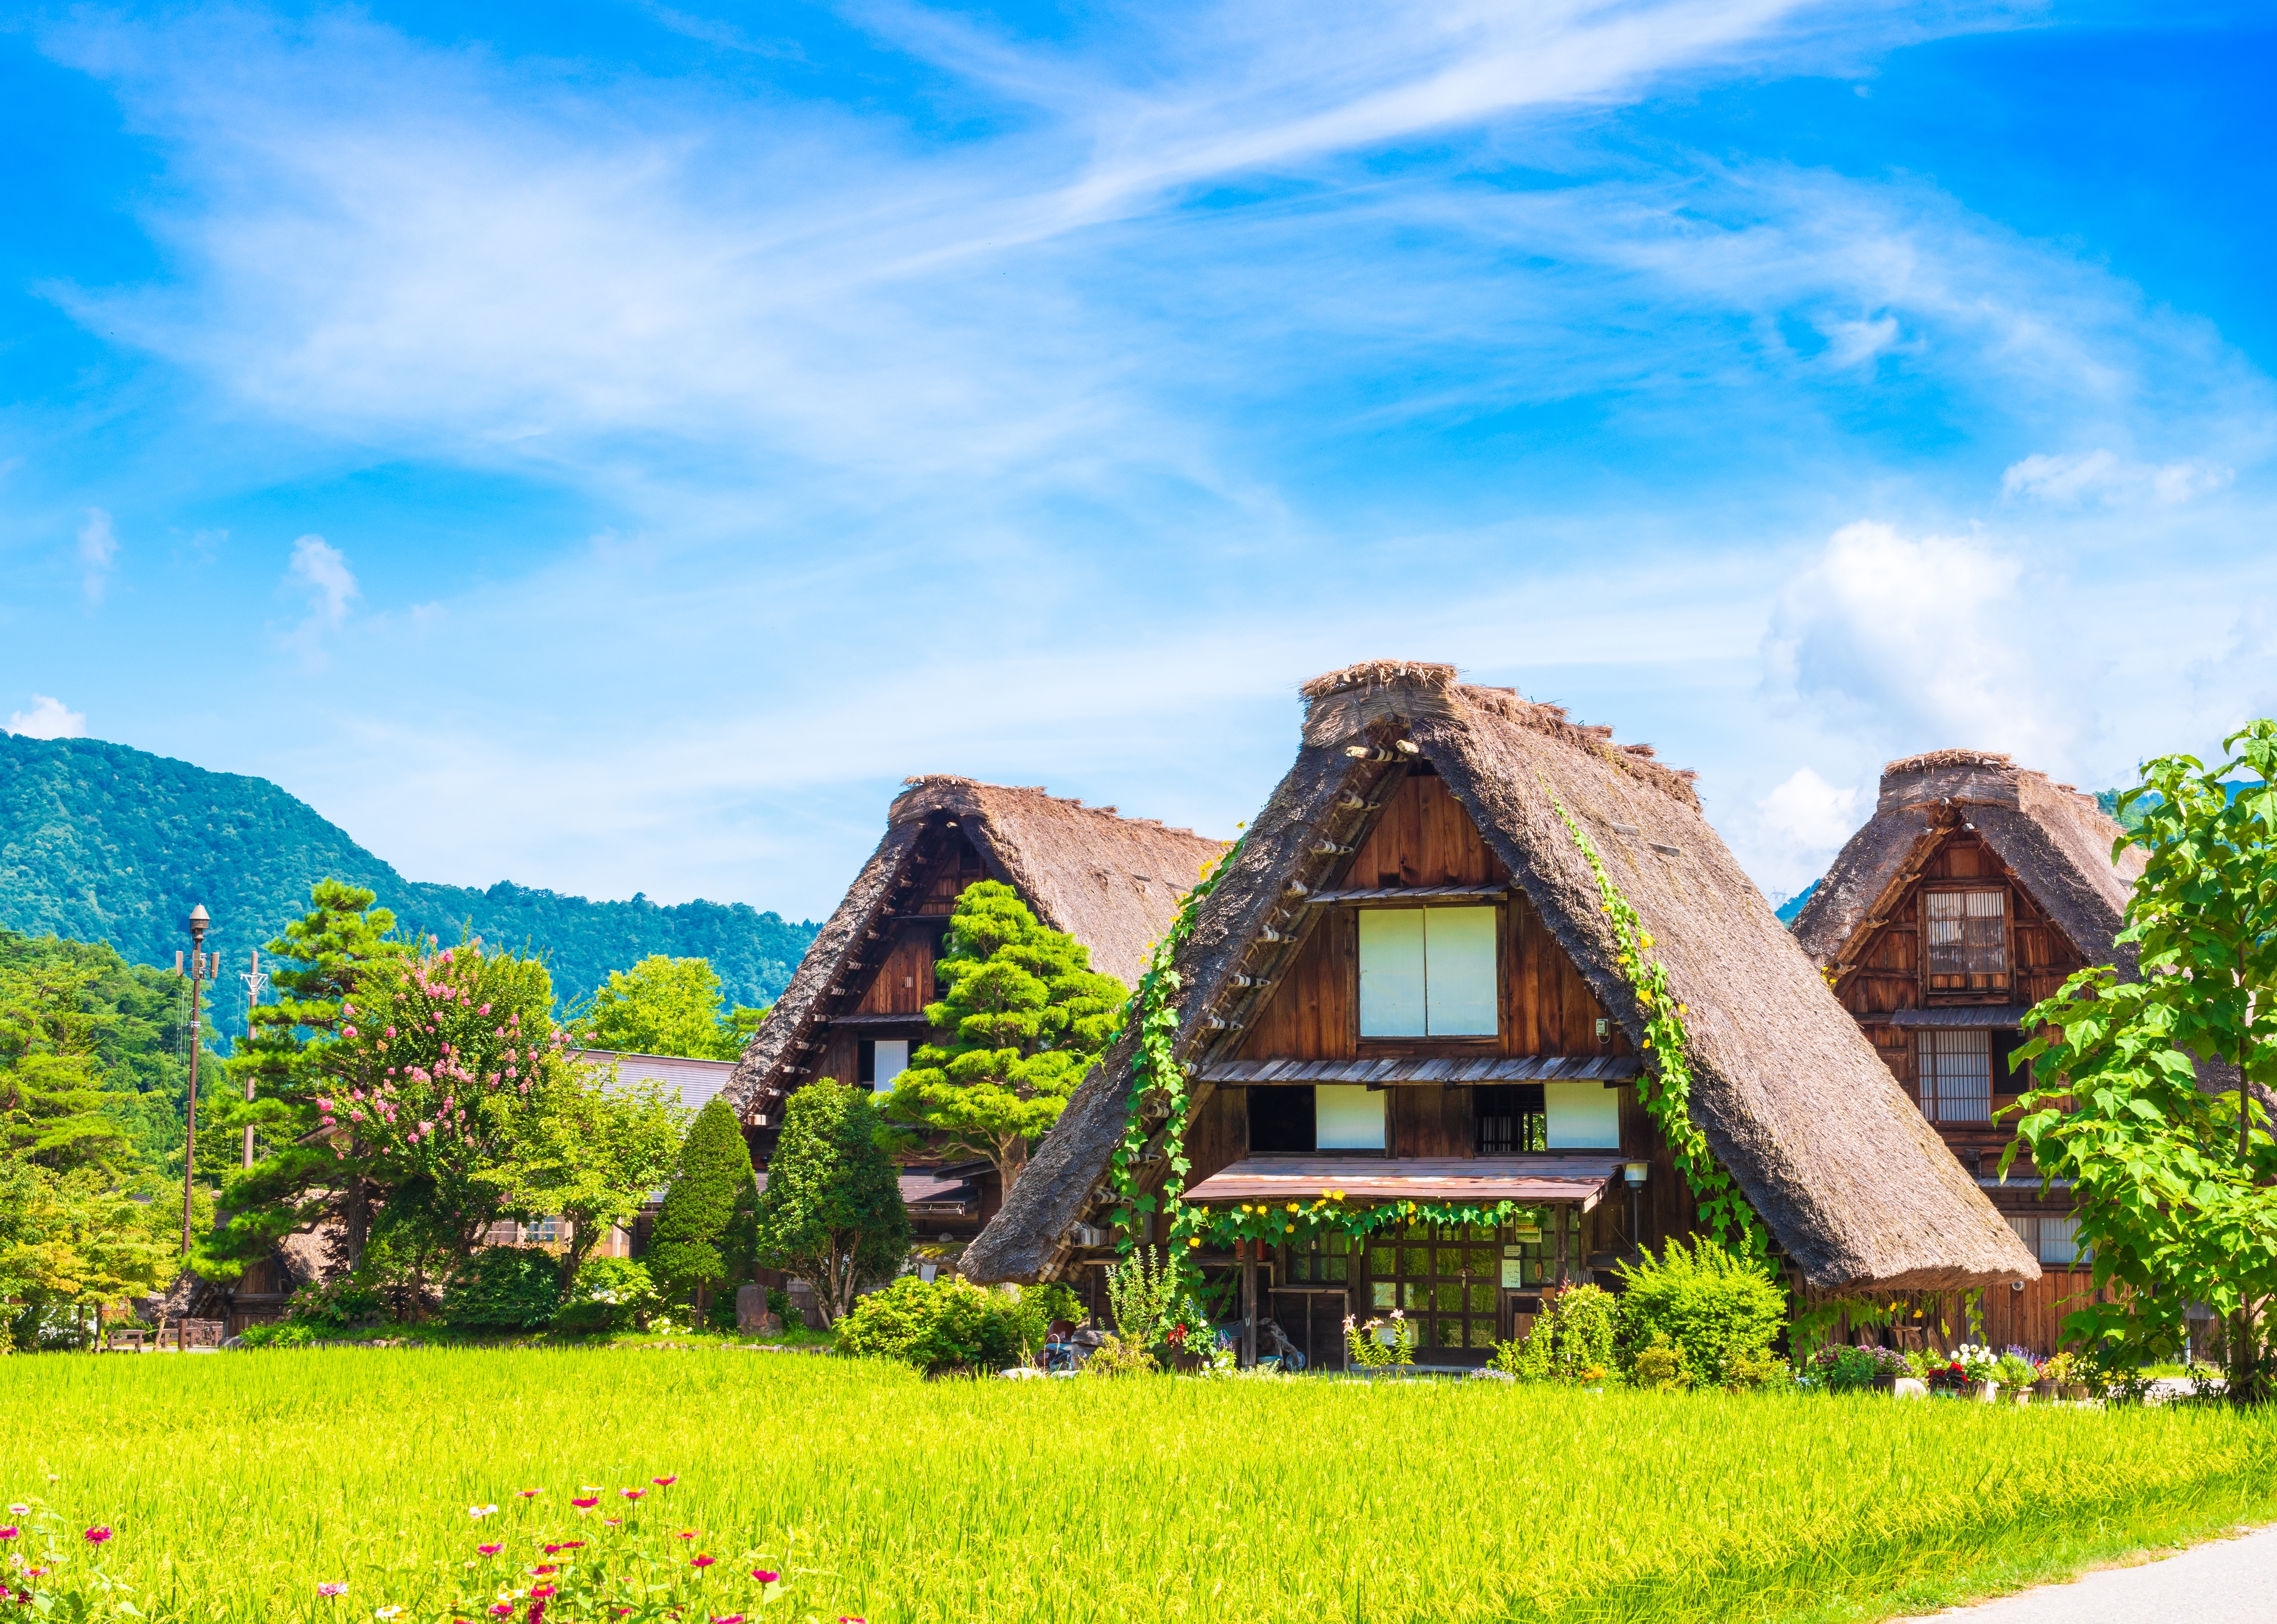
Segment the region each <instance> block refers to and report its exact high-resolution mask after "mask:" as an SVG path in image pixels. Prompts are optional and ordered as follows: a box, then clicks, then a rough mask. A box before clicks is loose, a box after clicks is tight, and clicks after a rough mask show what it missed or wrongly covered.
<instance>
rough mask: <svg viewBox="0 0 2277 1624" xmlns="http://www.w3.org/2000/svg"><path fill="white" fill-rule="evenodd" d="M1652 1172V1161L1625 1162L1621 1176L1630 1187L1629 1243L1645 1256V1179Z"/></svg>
mask: <svg viewBox="0 0 2277 1624" xmlns="http://www.w3.org/2000/svg"><path fill="white" fill-rule="evenodd" d="M1651 1172H1652V1164H1651V1163H1650V1162H1623V1163H1622V1164H1621V1177H1622V1179H1623V1180H1626V1183H1627V1185H1628V1187H1629V1244H1630V1245H1632V1246H1633V1247H1635V1248H1636V1250H1637V1256H1639V1257H1641V1256H1644V1181H1645V1180H1646V1179H1647V1178H1648V1177H1649V1175H1650V1174H1651Z"/></svg>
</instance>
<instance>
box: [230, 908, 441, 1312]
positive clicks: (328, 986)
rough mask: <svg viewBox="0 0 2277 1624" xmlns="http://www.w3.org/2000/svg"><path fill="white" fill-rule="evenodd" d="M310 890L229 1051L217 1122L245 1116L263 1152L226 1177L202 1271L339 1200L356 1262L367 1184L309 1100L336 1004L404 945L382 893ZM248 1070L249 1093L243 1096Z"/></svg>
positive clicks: (336, 1026) (365, 1230) (320, 1073)
mask: <svg viewBox="0 0 2277 1624" xmlns="http://www.w3.org/2000/svg"><path fill="white" fill-rule="evenodd" d="M310 899H311V900H312V901H313V902H314V903H315V904H316V907H314V908H313V909H311V910H310V911H309V912H308V914H306V915H305V916H304V917H302V918H301V919H298V920H295V921H294V922H293V923H292V924H290V925H287V926H286V928H285V934H284V935H283V936H282V937H279V938H278V939H277V940H276V941H273V942H271V943H270V944H269V946H268V949H267V951H268V952H270V954H271V955H273V956H274V958H275V959H276V960H278V961H279V963H278V968H277V969H276V970H274V971H273V972H272V974H271V982H272V984H273V985H274V986H275V987H276V989H277V990H278V993H279V994H280V995H281V996H280V997H279V998H278V1000H277V1002H275V1003H273V1004H263V1005H261V1006H258V1007H257V1008H255V1010H254V1011H253V1015H252V1026H253V1031H252V1034H251V1035H250V1036H247V1037H246V1038H244V1039H242V1040H241V1041H240V1043H238V1046H237V1052H236V1054H235V1055H234V1056H233V1057H232V1059H231V1061H230V1077H231V1080H232V1082H234V1083H235V1084H236V1085H237V1086H236V1088H235V1089H233V1090H232V1094H231V1096H230V1097H226V1099H227V1103H226V1106H225V1108H219V1109H217V1110H216V1111H215V1113H214V1117H215V1121H214V1127H215V1130H216V1131H217V1133H229V1132H232V1131H235V1130H240V1129H242V1128H243V1127H246V1126H247V1125H248V1124H249V1125H251V1126H252V1127H253V1128H254V1130H255V1134H256V1135H257V1138H256V1141H255V1143H256V1145H260V1144H263V1143H264V1142H265V1145H266V1148H267V1151H268V1153H267V1155H265V1156H263V1157H262V1158H261V1159H260V1160H258V1161H256V1162H255V1164H254V1165H252V1166H251V1167H249V1168H247V1169H245V1170H244V1171H243V1172H240V1174H239V1175H238V1176H237V1177H235V1178H233V1179H232V1180H230V1181H229V1182H228V1184H227V1185H226V1186H225V1188H224V1189H223V1192H222V1205H223V1206H224V1208H225V1209H226V1210H228V1211H229V1212H230V1218H229V1222H228V1223H227V1225H226V1226H224V1227H222V1228H221V1229H218V1230H216V1231H215V1232H213V1233H211V1234H210V1235H209V1236H207V1237H206V1238H205V1240H204V1241H202V1242H201V1244H200V1247H199V1254H198V1260H197V1267H198V1270H199V1271H200V1272H201V1273H202V1274H204V1275H206V1276H207V1277H208V1278H209V1279H233V1278H235V1277H236V1276H237V1275H238V1274H240V1273H241V1272H242V1271H243V1270H244V1266H245V1265H246V1264H247V1263H251V1262H255V1261H257V1260H259V1259H261V1258H263V1257H266V1256H268V1255H269V1251H270V1248H271V1247H272V1246H274V1245H275V1244H276V1242H277V1241H278V1238H280V1237H281V1236H284V1235H287V1234H290V1233H293V1232H294V1231H296V1230H305V1229H307V1228H308V1227H310V1226H313V1225H315V1224H316V1223H317V1222H318V1221H319V1220H321V1219H323V1218H325V1217H326V1216H328V1215H329V1214H330V1213H331V1212H332V1211H333V1210H336V1209H337V1210H341V1211H342V1213H343V1216H344V1217H345V1218H347V1227H348V1235H347V1246H348V1253H349V1258H350V1261H351V1262H353V1261H354V1259H355V1258H356V1257H358V1256H361V1254H362V1249H363V1243H364V1241H365V1240H366V1238H367V1237H368V1236H369V1233H370V1201H371V1194H372V1193H371V1192H370V1191H369V1189H367V1188H364V1186H363V1183H362V1180H360V1179H357V1178H355V1177H354V1176H353V1175H351V1176H350V1177H348V1178H347V1179H346V1180H343V1179H342V1176H341V1166H340V1160H339V1157H335V1156H334V1155H333V1153H332V1151H331V1150H330V1149H329V1148H327V1147H326V1146H324V1145H322V1144H314V1143H304V1142H303V1141H304V1139H305V1138H306V1136H307V1135H308V1134H310V1133H311V1132H312V1131H313V1130H315V1128H316V1127H317V1125H318V1119H319V1117H320V1115H321V1113H320V1112H319V1111H318V1109H317V1106H316V1100H317V1098H318V1097H319V1096H321V1095H323V1094H324V1092H325V1090H326V1089H327V1087H328V1086H329V1084H330V1080H331V1070H330V1068H329V1066H328V1057H329V1055H330V1051H331V1049H332V1048H333V1047H334V1046H335V1045H336V1044H338V1043H339V1042H340V1041H341V1039H340V1036H339V1030H340V1028H341V1026H342V1024H343V1018H342V1016H341V1013H340V1008H341V1006H342V1005H343V1004H345V1003H347V1002H348V1001H349V1000H350V999H351V998H353V997H354V992H355V988H356V983H357V982H358V980H359V979H360V978H361V977H362V975H365V974H366V973H367V972H368V970H369V968H370V967H371V966H372V965H373V964H374V963H375V961H377V960H383V959H389V958H396V957H400V956H401V955H403V954H405V953H407V952H409V951H410V947H409V945H408V944H407V943H403V942H396V941H391V940H389V939H388V936H389V933H390V932H391V931H392V930H394V928H395V916H394V915H393V914H391V913H389V912H388V911H387V910H386V909H385V908H381V907H373V906H372V904H373V902H374V901H376V900H377V898H376V897H375V895H374V893H372V892H369V891H365V890H362V888H360V887H358V886H354V885H347V884H341V883H340V882H339V881H338V880H322V881H319V882H318V883H317V884H316V887H315V889H314V891H313V892H311V893H310ZM287 964H289V965H291V966H293V967H295V968H285V966H286V965H287ZM248 1078H249V1079H251V1080H252V1082H253V1085H254V1097H253V1099H251V1100H249V1101H248V1100H247V1099H245V1098H244V1097H243V1090H244V1085H245V1082H246V1081H247V1079H248ZM215 1103H216V1105H217V1107H222V1106H223V1105H224V1102H223V1101H217V1102H215ZM343 1182H345V1183H346V1184H347V1188H346V1189H342V1188H339V1187H340V1186H341V1185H342V1184H343Z"/></svg>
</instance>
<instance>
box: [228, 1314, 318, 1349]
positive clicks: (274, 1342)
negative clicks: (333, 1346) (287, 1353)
mask: <svg viewBox="0 0 2277 1624" xmlns="http://www.w3.org/2000/svg"><path fill="white" fill-rule="evenodd" d="M327 1329H330V1327H326V1326H323V1325H315V1324H309V1323H308V1321H307V1320H305V1319H278V1320H271V1321H270V1322H269V1323H267V1324H259V1325H247V1327H246V1328H245V1329H244V1330H242V1331H240V1332H238V1333H237V1340H238V1345H239V1346H240V1347H308V1346H309V1345H310V1344H312V1343H314V1342H316V1340H317V1339H319V1338H321V1337H322V1336H323V1335H324V1332H325V1331H326V1330H327Z"/></svg>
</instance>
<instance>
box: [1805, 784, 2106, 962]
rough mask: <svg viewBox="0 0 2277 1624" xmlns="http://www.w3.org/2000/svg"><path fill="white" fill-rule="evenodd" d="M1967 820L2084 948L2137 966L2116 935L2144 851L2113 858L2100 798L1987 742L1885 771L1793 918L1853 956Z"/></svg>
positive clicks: (1820, 940) (1819, 951) (1828, 952)
mask: <svg viewBox="0 0 2277 1624" xmlns="http://www.w3.org/2000/svg"><path fill="white" fill-rule="evenodd" d="M1955 821H1958V822H1961V823H1967V824H1968V825H1969V827H1970V828H1971V829H1973V830H1974V831H1976V834H1978V835H1979V836H1980V837H1982V838H1983V839H1984V843H1985V844H1986V845H1987V846H1991V848H1992V850H1993V852H1994V854H1996V855H1998V856H1999V859H2000V861H2002V862H2004V863H2006V864H2007V865H2008V867H2009V868H2010V869H2013V870H2014V872H2015V875H2016V877H2017V878H2018V879H2020V880H2022V882H2023V884H2024V887H2025V889H2026V890H2028V891H2029V892H2031V894H2032V896H2033V898H2034V899H2035V900H2037V902H2038V903H2039V905H2040V906H2041V907H2044V908H2045V909H2046V910H2047V912H2048V915H2049V917H2050V918H2051V919H2052V920H2053V921H2054V922H2055V924H2056V927H2057V929H2059V930H2061V931H2063V933H2064V934H2065V936H2066V937H2068V938H2069V939H2070V941H2071V944H2072V945H2073V946H2074V947H2075V948H2076V949H2078V951H2079V953H2080V956H2081V957H2082V958H2083V959H2085V960H2087V961H2088V962H2089V963H2090V964H2113V963H2115V964H2117V965H2119V967H2120V968H2121V970H2123V971H2125V972H2126V973H2128V974H2129V975H2132V974H2133V972H2134V964H2135V957H2134V950H2133V948H2132V947H2131V946H2130V945H2126V944H2122V943H2119V942H2117V941H2115V940H2114V939H2113V938H2114V937H2117V935H2118V934H2119V929H2120V925H2121V922H2122V919H2123V916H2124V914H2125V913H2126V909H2127V898H2128V892H2130V891H2131V889H2132V888H2133V886H2134V884H2135V881H2136V877H2138V876H2140V875H2141V873H2142V872H2143V863H2144V856H2143V854H2142V852H2141V851H2139V850H2137V849H2136V848H2134V847H2131V846H2130V847H2129V848H2128V850H2127V851H2125V852H2123V853H2121V855H2120V858H2119V861H2117V862H2115V863H2114V862H2113V861H2112V858H2111V848H2112V846H2113V844H2114V843H2115V842H2116V841H2117V840H2118V839H2119V838H2120V836H2121V833H2122V832H2123V831H2121V828H2120V826H2119V825H2118V824H2117V823H2114V822H2113V821H2112V819H2111V818H2110V817H2108V816H2106V815H2105V813H2104V811H2103V809H2102V808H2100V807H2099V806H2098V805H2097V804H2096V802H2095V799H2094V797H2092V796H2090V795H2084V794H2082V793H2079V792H2078V791H2077V790H2075V789H2074V788H2073V787H2072V786H2071V785H2068V784H2057V783H2053V782H2052V781H2051V780H2050V779H2049V778H2048V776H2047V775H2046V774H2045V773H2044V772H2034V771H2032V770H2029V769H2028V768H2022V767H2019V766H2017V765H2016V764H2015V763H2014V761H2012V760H2010V759H2009V758H2008V757H2007V756H2006V755H1999V754H1997V753H1995V752H1993V751H1990V750H1957V749H1956V750H1931V751H1928V752H1926V753H1924V754H1923V755H1908V756H1906V757H1904V758H1903V759H1902V760H1899V761H1894V762H1892V763H1890V764H1889V765H1888V766H1886V767H1885V768H1883V769H1882V787H1881V793H1880V796H1879V797H1878V799H1877V801H1876V804H1875V808H1874V816H1872V817H1870V818H1869V819H1868V820H1867V821H1866V823H1865V825H1864V826H1863V827H1862V828H1861V829H1860V830H1859V831H1858V832H1857V833H1855V834H1854V835H1852V836H1851V837H1850V839H1849V841H1848V842H1847V844H1846V845H1845V846H1843V848H1842V850H1841V852H1840V853H1839V854H1838V855H1837V856H1836V857H1835V859H1834V861H1833V864H1832V865H1831V867H1830V868H1829V869H1827V871H1826V877H1825V878H1824V879H1823V880H1821V881H1820V882H1819V883H1818V889H1817V890H1816V891H1815V892H1812V893H1811V897H1810V900H1809V902H1807V903H1805V904H1804V905H1803V908H1802V912H1801V914H1799V915H1798V916H1797V917H1796V919H1795V922H1794V935H1795V939H1796V940H1797V941H1799V942H1801V944H1802V947H1803V951H1804V952H1807V953H1809V955H1810V957H1811V959H1812V960H1813V961H1814V962H1816V963H1817V964H1820V965H1822V966H1824V965H1835V964H1840V963H1844V962H1847V959H1848V957H1849V955H1851V954H1852V953H1854V952H1858V951H1860V950H1861V949H1862V946H1863V945H1864V942H1865V939H1866V937H1867V936H1868V935H1869V934H1870V930H1871V929H1872V927H1873V926H1874V925H1875V924H1877V923H1879V922H1880V921H1881V920H1882V919H1884V918H1885V917H1886V915H1887V913H1888V910H1889V909H1890V908H1891V907H1894V906H1896V903H1897V899H1898V898H1899V897H1900V895H1901V894H1902V892H1904V889H1905V887H1906V886H1907V885H1908V884H1910V883H1911V882H1912V881H1913V879H1914V878H1915V877H1917V876H1918V874H1919V872H1920V870H1921V867H1922V865H1923V863H1924V862H1925V861H1927V860H1928V858H1929V856H1930V853H1931V852H1932V851H1934V849H1935V848H1936V845H1937V843H1938V839H1940V838H1941V833H1942V831H1943V830H1944V829H1945V828H1946V826H1948V825H1949V824H1951V823H1953V822H1955Z"/></svg>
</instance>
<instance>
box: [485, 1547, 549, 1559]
mask: <svg viewBox="0 0 2277 1624" xmlns="http://www.w3.org/2000/svg"><path fill="white" fill-rule="evenodd" d="M475 1549H476V1550H477V1551H479V1552H482V1553H483V1554H484V1556H496V1555H497V1554H498V1553H499V1552H501V1551H503V1550H505V1549H506V1547H505V1546H504V1545H476V1547H475ZM547 1549H549V1550H550V1549H552V1547H551V1546H548V1547H547Z"/></svg>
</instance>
